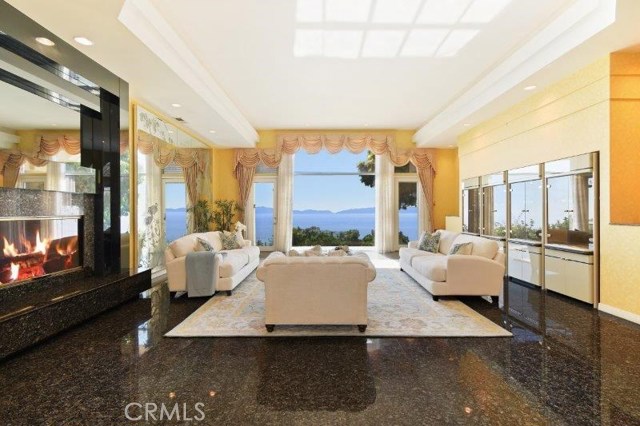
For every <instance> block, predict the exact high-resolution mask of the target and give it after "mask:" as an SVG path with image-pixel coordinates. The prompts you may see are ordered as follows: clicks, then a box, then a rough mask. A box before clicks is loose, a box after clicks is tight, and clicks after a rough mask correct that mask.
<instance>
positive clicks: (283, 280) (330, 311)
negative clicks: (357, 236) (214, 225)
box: [256, 252, 376, 332]
mask: <svg viewBox="0 0 640 426" xmlns="http://www.w3.org/2000/svg"><path fill="white" fill-rule="evenodd" d="M256 276H257V277H258V279H259V280H260V281H262V282H264V288H265V324H266V327H267V331H269V332H271V331H273V329H274V327H275V325H276V324H336V325H337V324H345V325H347V324H352V325H357V326H358V328H359V329H360V331H361V332H364V331H365V330H366V328H367V286H368V284H369V282H370V281H373V280H374V279H375V277H376V269H375V267H374V266H373V264H372V263H371V261H370V260H369V258H368V257H367V255H366V254H364V253H361V254H356V255H354V256H302V257H287V256H285V255H284V254H283V253H280V252H274V253H271V254H270V255H269V257H267V259H266V260H265V261H264V262H263V263H262V265H260V267H259V268H258V271H257V272H256Z"/></svg>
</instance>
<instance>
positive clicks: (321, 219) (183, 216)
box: [165, 207, 418, 242]
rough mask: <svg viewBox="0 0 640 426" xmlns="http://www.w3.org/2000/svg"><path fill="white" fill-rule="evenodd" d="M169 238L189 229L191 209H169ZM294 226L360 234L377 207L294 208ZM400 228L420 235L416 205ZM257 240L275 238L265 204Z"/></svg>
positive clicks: (367, 229) (258, 212)
mask: <svg viewBox="0 0 640 426" xmlns="http://www.w3.org/2000/svg"><path fill="white" fill-rule="evenodd" d="M166 218H167V220H166V224H165V229H166V235H167V242H171V241H174V240H176V239H177V238H180V237H181V236H183V235H185V234H186V232H187V225H186V224H187V213H186V211H185V210H184V209H167V211H166ZM293 226H294V227H300V228H310V227H312V226H317V227H319V228H320V229H322V230H326V231H333V232H341V231H348V230H351V229H357V230H358V231H359V232H360V238H362V237H364V236H365V235H367V234H370V233H371V231H372V230H373V229H374V228H375V210H374V209H373V208H367V209H354V210H345V211H343V212H338V213H334V212H330V211H313V210H307V211H297V210H296V211H294V212H293ZM400 231H402V233H403V234H404V235H406V236H408V237H409V239H411V240H416V239H417V238H418V213H417V210H416V209H415V208H409V209H407V210H403V211H401V212H400ZM256 234H257V235H256V240H260V241H269V240H271V239H272V238H273V211H272V210H271V209H269V208H265V207H257V208H256Z"/></svg>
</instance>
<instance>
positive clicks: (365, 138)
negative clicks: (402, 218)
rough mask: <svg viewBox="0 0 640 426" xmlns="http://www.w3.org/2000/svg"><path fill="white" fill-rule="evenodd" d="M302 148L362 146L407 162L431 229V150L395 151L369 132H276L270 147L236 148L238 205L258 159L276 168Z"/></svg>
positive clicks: (360, 148)
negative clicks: (415, 177)
mask: <svg viewBox="0 0 640 426" xmlns="http://www.w3.org/2000/svg"><path fill="white" fill-rule="evenodd" d="M300 149H304V150H305V151H306V152H308V153H310V154H313V153H317V152H320V151H321V150H322V149H326V150H327V151H329V152H330V153H332V154H335V153H338V152H340V151H341V150H343V149H347V150H349V151H350V152H353V153H354V154H358V153H360V152H362V151H364V150H365V149H367V150H369V151H371V152H373V153H374V154H375V155H388V157H389V159H390V160H391V162H392V163H393V164H394V165H395V166H404V165H406V164H407V163H409V162H411V163H412V164H413V165H414V166H416V169H417V170H418V178H419V180H420V186H421V187H422V191H423V193H424V197H425V200H426V204H427V208H428V212H427V213H428V223H427V225H428V227H427V228H428V229H427V230H429V231H431V230H432V222H433V180H434V178H435V175H436V168H435V150H434V149H426V148H413V149H407V150H399V149H397V147H396V146H395V143H394V141H393V137H392V136H372V135H345V134H341V135H332V134H317V135H311V134H309V135H280V136H278V140H277V143H276V147H275V148H274V149H259V148H248V149H240V148H239V149H236V151H235V167H234V173H235V176H236V179H237V180H238V184H239V186H240V200H239V202H240V205H241V207H242V208H245V205H246V203H247V199H248V197H249V192H250V190H251V184H252V183H253V176H254V174H255V169H256V166H257V165H258V164H259V163H260V162H262V163H263V164H264V165H266V166H267V167H271V168H276V167H278V165H279V164H280V161H281V159H282V155H283V154H295V153H296V152H298V150H300Z"/></svg>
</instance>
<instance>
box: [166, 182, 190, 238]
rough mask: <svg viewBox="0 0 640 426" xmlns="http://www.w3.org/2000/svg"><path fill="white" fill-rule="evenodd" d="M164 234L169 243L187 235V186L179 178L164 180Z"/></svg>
mask: <svg viewBox="0 0 640 426" xmlns="http://www.w3.org/2000/svg"><path fill="white" fill-rule="evenodd" d="M162 200H163V204H164V219H165V220H164V230H163V232H164V236H165V241H166V243H167V244H170V243H171V242H172V241H175V240H177V239H178V238H180V237H182V236H184V235H187V186H186V184H185V183H184V182H182V181H178V180H167V179H165V180H163V191H162Z"/></svg>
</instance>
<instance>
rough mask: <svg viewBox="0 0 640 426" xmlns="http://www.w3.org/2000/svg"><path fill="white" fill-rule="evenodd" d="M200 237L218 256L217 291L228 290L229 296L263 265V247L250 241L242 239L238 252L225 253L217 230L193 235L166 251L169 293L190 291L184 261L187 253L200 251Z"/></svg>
mask: <svg viewBox="0 0 640 426" xmlns="http://www.w3.org/2000/svg"><path fill="white" fill-rule="evenodd" d="M197 237H200V238H203V239H205V240H207V241H208V242H209V243H210V244H211V245H212V246H213V248H214V249H215V250H216V251H217V252H220V253H225V255H224V256H223V255H222V254H220V253H218V254H217V256H219V257H218V266H217V268H216V270H215V272H214V273H215V274H216V275H217V277H218V279H217V281H216V291H226V292H227V294H228V295H230V294H231V291H232V290H233V289H234V288H235V287H236V286H237V285H238V284H240V283H241V282H242V280H244V279H245V278H246V277H247V276H248V275H249V274H250V273H251V272H253V270H254V269H256V268H257V267H258V264H259V263H260V248H258V247H256V246H253V245H251V241H249V240H243V247H242V248H239V249H235V250H222V242H221V241H220V235H219V232H218V231H215V232H206V233H202V234H190V235H186V236H184V237H181V238H178V239H177V240H175V241H174V242H172V243H171V244H169V246H168V247H167V248H166V249H165V251H164V257H165V262H166V268H167V277H168V280H169V291H186V290H187V273H186V267H185V259H186V256H187V254H188V253H191V252H193V251H196V250H199V249H200V248H199V247H200V244H198V243H197Z"/></svg>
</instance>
